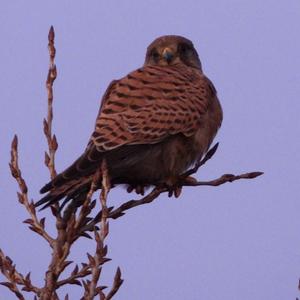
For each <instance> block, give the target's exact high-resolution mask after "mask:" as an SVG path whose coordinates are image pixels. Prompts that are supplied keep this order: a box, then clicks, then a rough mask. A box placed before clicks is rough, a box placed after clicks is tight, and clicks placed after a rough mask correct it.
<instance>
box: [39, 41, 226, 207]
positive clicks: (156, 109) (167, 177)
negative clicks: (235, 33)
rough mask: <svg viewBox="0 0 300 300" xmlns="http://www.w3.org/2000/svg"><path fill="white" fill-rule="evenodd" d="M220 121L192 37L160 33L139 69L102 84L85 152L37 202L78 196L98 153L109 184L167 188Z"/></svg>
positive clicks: (199, 152)
mask: <svg viewBox="0 0 300 300" xmlns="http://www.w3.org/2000/svg"><path fill="white" fill-rule="evenodd" d="M221 122H222V108H221V105H220V103H219V100H218V98H217V93H216V89H215V87H214V86H213V84H212V82H211V81H210V80H209V79H208V78H207V77H206V76H205V75H204V74H203V72H202V67H201V62H200V60H199V57H198V54H197V51H196V50H195V48H194V46H193V43H192V42H191V41H190V40H188V39H186V38H184V37H181V36H176V35H168V36H162V37H159V38H157V39H156V40H154V41H153V42H152V43H151V44H150V45H149V47H148V48H147V53H146V58H145V63H144V65H143V66H142V67H141V68H139V69H137V70H135V71H133V72H131V73H129V74H128V75H127V76H125V77H123V78H122V79H120V80H115V81H112V82H111V84H110V85H109V86H108V88H107V90H106V92H105V94H104V96H103V98H102V103H101V106H100V110H99V113H98V116H97V119H96V125H95V129H94V132H93V134H92V136H91V138H90V141H89V143H88V145H87V147H86V149H85V151H84V153H83V154H82V155H81V156H80V157H79V158H78V159H77V160H76V161H75V162H74V163H73V164H72V165H71V166H69V167H68V168H67V169H66V170H64V171H63V172H62V173H60V174H58V175H57V176H56V177H55V178H54V179H53V180H52V181H50V182H49V183H47V184H46V185H45V186H44V187H43V188H42V189H41V193H46V192H48V193H47V195H46V196H44V197H43V198H42V199H41V200H40V201H38V202H37V203H36V205H37V206H39V205H42V204H43V205H44V206H43V207H47V206H49V205H51V204H53V203H55V202H57V201H59V200H61V199H63V198H65V201H68V200H71V199H73V200H74V201H80V200H79V199H82V195H85V194H86V193H87V191H88V190H89V189H90V185H91V182H92V179H93V175H94V174H95V172H96V171H98V170H99V168H100V166H101V163H102V161H103V159H105V160H106V163H107V166H108V172H109V175H110V179H111V183H112V184H127V185H129V186H132V187H138V186H142V187H144V186H148V185H160V184H167V185H170V186H171V185H172V184H173V183H174V182H176V178H178V176H179V175H180V174H182V173H183V172H184V171H185V170H186V169H187V168H188V167H189V166H191V165H192V164H193V163H195V161H196V160H197V159H199V157H201V156H202V155H204V154H205V153H206V152H207V150H208V148H209V146H210V144H211V142H212V140H213V138H214V137H215V135H216V133H217V131H218V129H219V127H220V126H221Z"/></svg>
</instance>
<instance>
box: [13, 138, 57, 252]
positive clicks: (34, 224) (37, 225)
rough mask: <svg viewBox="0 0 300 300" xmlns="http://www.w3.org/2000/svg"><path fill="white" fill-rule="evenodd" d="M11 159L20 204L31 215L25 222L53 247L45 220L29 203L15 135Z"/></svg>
mask: <svg viewBox="0 0 300 300" xmlns="http://www.w3.org/2000/svg"><path fill="white" fill-rule="evenodd" d="M10 153H11V159H10V163H9V167H10V170H11V175H12V176H13V177H14V178H15V179H16V181H17V183H18V185H19V189H20V192H18V193H17V195H18V199H19V202H20V203H21V204H22V205H23V206H24V207H25V208H26V210H27V212H28V213H29V215H30V218H29V219H27V220H25V221H24V223H26V224H29V229H31V230H32V231H34V232H36V233H37V234H39V235H40V236H42V237H43V238H44V239H45V240H46V241H47V242H48V243H49V245H50V247H53V238H52V237H51V236H50V235H49V234H48V233H47V232H46V231H45V218H42V219H40V220H39V219H38V217H37V215H36V210H35V206H34V204H33V202H32V201H31V202H29V199H28V188H27V185H26V182H25V180H24V179H23V177H22V173H21V170H20V168H19V159H18V137H17V136H16V135H15V136H14V138H13V141H12V143H11V152H10Z"/></svg>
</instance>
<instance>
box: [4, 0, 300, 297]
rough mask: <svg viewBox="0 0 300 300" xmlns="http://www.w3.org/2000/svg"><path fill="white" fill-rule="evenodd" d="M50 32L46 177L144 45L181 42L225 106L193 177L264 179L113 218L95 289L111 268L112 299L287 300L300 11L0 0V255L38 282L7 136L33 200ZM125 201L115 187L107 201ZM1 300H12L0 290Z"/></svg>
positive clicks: (262, 5) (276, 4)
mask: <svg viewBox="0 0 300 300" xmlns="http://www.w3.org/2000/svg"><path fill="white" fill-rule="evenodd" d="M50 25H54V26H55V30H56V47H57V59H56V63H57V67H58V79H57V81H56V83H55V91H54V92H55V94H54V95H55V100H54V101H55V103H54V106H55V119H54V131H55V132H56V133H57V137H58V141H59V145H60V147H59V150H58V153H57V169H58V170H62V169H64V168H65V167H66V166H67V165H68V164H69V163H71V162H72V161H73V160H74V159H75V158H76V157H77V156H78V155H79V154H81V151H83V149H84V148H85V145H86V143H87V140H88V138H89V135H90V133H91V130H92V128H93V124H94V120H95V117H96V114H97V111H98V107H99V102H100V97H101V95H102V94H103V93H104V91H105V88H106V86H107V85H108V84H109V82H110V81H111V80H112V79H117V78H120V77H122V76H124V75H126V74H127V73H128V72H129V71H131V70H134V69H135V68H137V67H139V66H141V65H142V63H143V59H144V54H145V49H146V47H147V45H148V44H149V43H150V42H151V41H152V40H153V39H154V38H156V37H158V36H160V35H163V34H179V35H184V36H186V37H188V38H190V39H191V40H192V41H193V42H194V44H195V47H196V48H197V50H198V52H199V55H200V58H201V61H202V65H203V69H204V72H205V73H206V74H207V75H208V76H209V77H210V78H211V80H212V81H213V82H214V83H215V85H216V88H217V90H218V92H219V98H220V100H221V103H222V106H223V110H224V122H223V125H222V128H221V130H220V132H219V134H218V136H217V138H216V141H219V142H220V147H219V150H218V152H217V154H216V155H215V157H214V158H213V160H211V161H210V162H209V163H208V164H207V165H206V166H205V167H204V168H203V169H202V170H200V171H199V172H198V178H199V179H203V180H204V179H212V178H215V177H218V176H219V175H221V174H223V173H242V172H246V171H256V170H261V171H264V172H265V175H264V176H263V177H260V178H258V179H257V180H254V181H239V182H235V183H233V184H227V185H223V186H220V187H218V188H210V187H199V188H185V189H184V191H183V195H182V196H181V198H180V199H177V200H176V199H167V198H166V197H161V199H159V200H157V201H156V202H154V203H153V204H151V205H149V206H144V207H140V208H137V209H134V210H131V211H129V212H128V214H127V215H126V216H125V217H123V218H121V219H119V220H117V221H111V222H110V232H111V233H110V236H109V239H108V246H109V255H108V256H109V257H110V258H112V262H110V263H109V264H107V266H106V267H105V268H104V281H103V282H102V283H103V284H104V285H107V284H109V283H110V282H111V280H112V277H113V272H114V270H115V269H116V267H117V266H120V267H121V270H122V272H123V277H124V279H125V282H124V284H123V286H122V288H121V290H120V292H119V293H118V296H116V297H115V299H116V300H119V299H134V300H136V299H137V300H140V299H142V300H148V299H155V300H156V299H157V300H164V299H172V300H177V299H191V300H198V299H205V300H233V299H243V300H265V299H272V300H282V299H295V298H296V296H298V297H299V296H300V293H299V292H298V291H297V285H298V278H299V277H300V216H299V211H300V199H299V174H300V167H299V160H300V151H299V150H300V143H299V133H300V125H299V110H300V104H299V95H300V41H299V40H300V39H299V36H300V32H299V30H300V2H299V1H296V0H295V1H292V0H289V1H283V0H279V1H259V0H253V1H241V0H240V1H237V0H235V1H234V0H229V1H208V0H205V1H196V0H193V1H192V0H186V1H154V0H150V1H138V0H132V1H128V0H124V1H115V0H114V1H113V0H111V1H99V0H98V1H96V0H94V1H92V0H90V1H57V0H53V1H37V0H36V1H33V0H28V1H2V2H1V4H0V38H1V47H0V62H1V72H0V99H1V110H0V120H1V123H0V140H1V145H0V153H1V155H0V199H1V208H0V248H2V249H3V250H4V251H5V252H6V253H7V254H9V255H10V256H11V257H12V258H13V260H14V261H15V263H16V264H17V267H18V269H19V270H20V271H22V272H23V273H27V272H28V271H32V278H33V280H34V281H35V282H38V283H40V284H42V278H41V274H40V272H41V271H42V270H44V269H45V267H46V266H47V264H48V262H49V255H50V252H49V250H48V248H47V247H46V245H45V243H44V241H42V240H41V239H40V238H39V237H38V236H36V235H34V234H33V233H31V232H30V231H29V230H27V229H26V226H25V225H24V224H22V221H23V220H24V219H26V218H27V215H26V213H25V211H24V209H23V208H22V207H21V206H20V205H19V204H18V201H17V198H16V195H15V192H16V190H17V187H16V184H15V182H14V181H13V180H12V179H11V178H10V175H9V170H8V161H9V149H10V142H11V139H12V137H13V134H14V133H17V134H18V135H19V141H20V164H21V166H22V170H23V175H24V177H25V178H26V179H27V182H28V185H29V188H30V196H31V197H32V198H34V199H38V197H39V194H38V190H39V188H40V187H41V186H42V185H43V184H44V183H45V182H47V180H48V173H47V170H46V168H45V167H44V166H43V155H44V154H43V151H44V149H45V148H46V143H45V140H44V138H43V134H42V126H41V124H42V119H43V117H44V116H45V112H46V92H45V87H44V81H45V78H46V73H47V68H48V52H47V34H48V29H49V27H50ZM130 198H131V196H130V195H128V194H127V193H125V191H124V190H122V189H117V190H115V191H114V192H113V193H112V194H111V197H110V199H109V202H110V203H111V204H112V205H114V204H117V203H120V202H122V201H125V200H128V199H130ZM49 215H50V213H49V211H43V212H42V213H41V216H49ZM49 220H50V219H49ZM92 249H94V243H93V242H81V243H79V245H78V246H77V247H76V249H75V250H74V252H73V254H72V257H73V258H74V259H76V260H80V259H81V257H82V258H83V260H84V259H85V258H84V255H85V253H86V252H87V251H88V250H91V251H92ZM0 280H1V281H2V280H3V278H2V276H1V275H0ZM72 290H73V292H71V293H70V295H71V299H79V297H80V296H79V294H78V292H79V291H80V289H78V288H76V287H74V288H73V287H72ZM0 299H8V300H9V299H14V297H12V296H11V294H9V293H8V292H7V291H6V289H5V288H4V287H0ZM30 299H31V298H30Z"/></svg>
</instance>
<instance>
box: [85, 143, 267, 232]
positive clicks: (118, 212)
mask: <svg viewBox="0 0 300 300" xmlns="http://www.w3.org/2000/svg"><path fill="white" fill-rule="evenodd" d="M218 145H219V144H218V143H217V144H215V145H214V146H213V147H212V148H211V149H210V150H209V151H208V152H207V154H206V155H205V157H204V158H203V159H202V160H198V161H197V162H196V164H195V166H194V167H193V168H191V169H190V170H188V171H186V172H185V173H183V174H182V175H181V176H179V179H178V183H177V186H175V187H173V188H177V187H179V188H182V187H183V186H205V185H206V186H219V185H222V184H224V183H227V182H233V181H236V180H239V179H253V178H256V177H258V176H261V175H262V174H263V172H250V173H244V174H241V175H233V174H224V175H222V176H220V177H219V178H217V179H214V180H210V181H197V180H196V179H194V178H193V177H190V175H192V174H195V173H196V172H197V171H198V169H199V168H200V167H201V166H203V165H204V164H205V163H206V162H207V161H208V160H210V159H211V158H212V157H213V156H214V154H215V153H216V151H217V149H218ZM165 192H168V193H169V195H170V187H168V186H166V185H160V186H157V187H155V188H154V189H153V190H152V191H151V192H150V193H149V194H148V195H146V196H145V197H143V198H141V199H139V200H129V201H127V202H125V203H123V204H122V205H120V206H119V207H118V208H116V209H113V207H110V208H109V211H110V212H109V214H108V218H112V219H117V218H120V217H122V216H124V215H125V211H127V210H129V209H131V208H134V207H137V206H140V205H144V204H149V203H151V202H153V201H154V200H155V199H157V198H158V196H159V195H160V194H162V193H165ZM101 215H102V211H101V212H99V213H98V214H97V215H96V217H95V218H94V219H93V220H91V222H89V224H87V226H86V227H85V230H91V228H93V226H94V225H95V224H96V223H97V222H99V219H100V218H101Z"/></svg>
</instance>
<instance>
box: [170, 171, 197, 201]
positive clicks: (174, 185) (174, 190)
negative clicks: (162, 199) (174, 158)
mask: <svg viewBox="0 0 300 300" xmlns="http://www.w3.org/2000/svg"><path fill="white" fill-rule="evenodd" d="M196 182H197V180H196V179H195V178H194V177H192V176H187V177H185V178H183V179H182V178H180V177H170V178H169V179H168V180H167V181H166V182H165V183H164V185H165V186H166V187H167V189H168V197H172V196H173V195H174V196H175V198H178V197H179V196H180V195H181V191H182V186H183V185H184V184H187V183H196Z"/></svg>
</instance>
